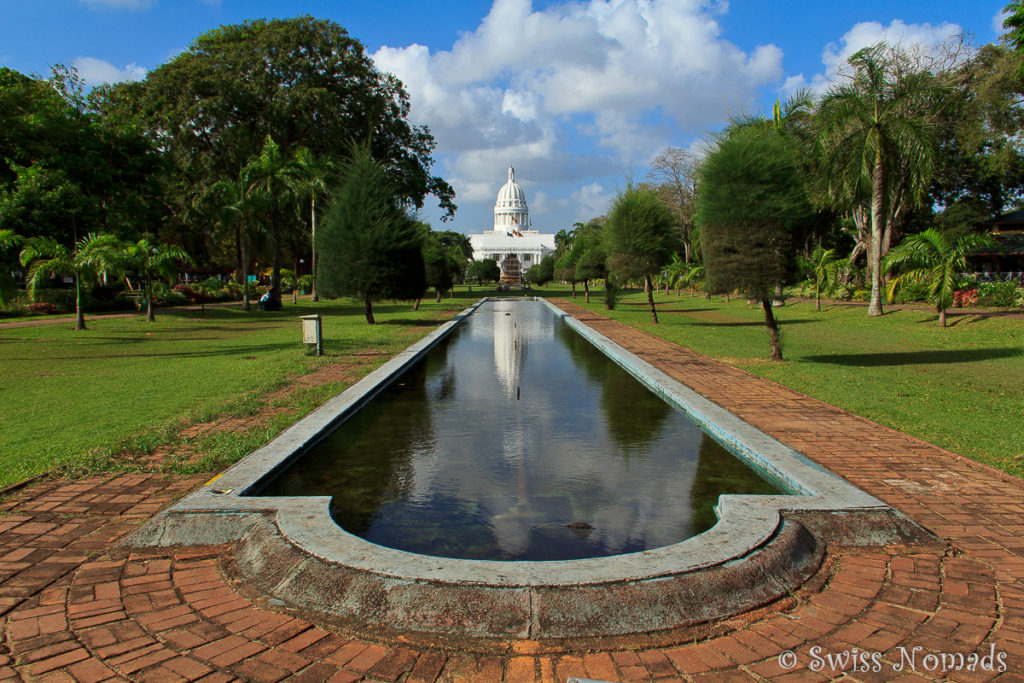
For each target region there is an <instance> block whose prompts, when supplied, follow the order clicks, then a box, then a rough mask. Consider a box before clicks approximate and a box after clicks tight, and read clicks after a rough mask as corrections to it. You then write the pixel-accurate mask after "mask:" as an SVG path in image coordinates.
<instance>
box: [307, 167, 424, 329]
mask: <svg viewBox="0 0 1024 683" xmlns="http://www.w3.org/2000/svg"><path fill="white" fill-rule="evenodd" d="M317 239H318V244H317V250H318V251H319V252H320V285H321V288H322V289H323V291H324V293H325V295H327V296H331V297H336V296H355V297H359V298H360V299H362V301H363V304H364V311H365V315H366V322H367V323H369V324H371V325H372V324H374V322H375V320H374V317H373V302H374V301H375V300H380V299H415V298H417V297H419V296H421V295H422V294H423V290H424V289H425V288H426V275H425V272H424V264H423V253H422V251H421V248H422V241H423V231H422V228H421V227H420V224H419V223H417V222H416V221H415V220H413V219H412V218H411V217H410V216H409V215H408V214H406V212H405V211H404V210H403V208H402V206H401V198H400V196H399V194H398V191H397V190H396V188H395V186H394V185H392V183H391V180H390V178H389V177H388V173H387V171H386V170H385V169H384V167H383V166H382V165H381V164H380V163H378V162H376V161H374V160H373V159H372V158H370V156H369V153H368V152H366V151H363V152H361V153H359V154H358V155H357V156H356V157H355V158H354V159H353V160H352V161H351V162H350V163H349V164H348V165H347V167H346V168H345V171H344V179H343V181H342V182H341V185H340V187H339V189H338V192H337V194H336V195H335V198H334V201H333V202H332V204H331V206H330V207H329V208H328V210H327V213H326V215H325V216H324V225H323V229H322V230H321V231H320V232H319V234H318V235H317Z"/></svg>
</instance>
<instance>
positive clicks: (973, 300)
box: [953, 287, 978, 308]
mask: <svg viewBox="0 0 1024 683" xmlns="http://www.w3.org/2000/svg"><path fill="white" fill-rule="evenodd" d="M977 304H978V290H977V288H975V287H972V288H970V289H958V290H956V291H955V292H953V306H954V307H956V308H967V307H970V306H976V305H977Z"/></svg>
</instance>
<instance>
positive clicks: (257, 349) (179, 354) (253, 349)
mask: <svg viewBox="0 0 1024 683" xmlns="http://www.w3.org/2000/svg"><path fill="white" fill-rule="evenodd" d="M299 346H301V344H297V343H296V344H291V343H289V344H283V343H282V344H263V345H261V346H231V347H226V348H221V349H204V350H197V351H168V352H167V353H117V354H109V355H103V354H95V355H92V354H83V353H76V354H75V355H74V356H68V357H65V358H61V357H57V356H49V357H47V358H46V361H47V362H55V361H62V360H72V361H81V360H95V359H101V358H109V359H114V358H116V359H118V360H124V359H126V358H212V357H214V356H240V357H245V356H246V355H247V354H248V355H249V356H250V357H251V359H257V358H258V356H253V355H252V354H255V353H269V352H273V351H281V350H283V349H294V348H298V347H299ZM8 360H12V361H37V360H39V359H38V358H34V357H29V358H10V359H8Z"/></svg>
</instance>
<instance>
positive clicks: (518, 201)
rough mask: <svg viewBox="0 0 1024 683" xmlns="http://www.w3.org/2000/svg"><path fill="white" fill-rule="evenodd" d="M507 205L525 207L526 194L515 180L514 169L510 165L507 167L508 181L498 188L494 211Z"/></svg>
mask: <svg viewBox="0 0 1024 683" xmlns="http://www.w3.org/2000/svg"><path fill="white" fill-rule="evenodd" d="M507 207H515V208H526V194H525V193H524V192H523V188H521V187H519V183H517V182H516V170H515V169H514V168H512V167H511V166H509V167H508V182H507V183H505V184H504V185H502V186H501V189H500V190H498V199H497V201H496V202H495V204H494V208H495V210H496V211H497V210H498V209H499V208H507Z"/></svg>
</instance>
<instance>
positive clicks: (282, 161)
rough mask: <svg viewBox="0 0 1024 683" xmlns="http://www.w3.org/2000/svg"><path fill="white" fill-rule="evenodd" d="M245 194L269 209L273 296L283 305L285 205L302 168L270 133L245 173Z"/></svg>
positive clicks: (294, 191) (242, 174) (243, 181)
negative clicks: (282, 258) (282, 241)
mask: <svg viewBox="0 0 1024 683" xmlns="http://www.w3.org/2000/svg"><path fill="white" fill-rule="evenodd" d="M241 180H242V185H243V187H244V188H245V197H246V198H247V199H250V200H252V201H253V202H254V204H255V205H258V206H260V207H262V208H263V210H264V211H266V212H267V214H268V216H269V218H270V241H271V246H272V249H273V257H272V261H271V268H272V270H271V282H270V296H271V298H272V299H273V300H274V304H275V305H276V306H280V305H281V207H282V204H284V202H286V201H287V200H289V199H292V198H294V197H295V193H296V190H297V188H298V186H299V182H300V175H299V169H298V167H297V166H296V164H295V161H294V160H291V159H288V158H286V157H285V155H284V154H282V153H281V148H280V147H279V146H278V144H277V143H276V142H274V139H273V138H272V137H270V136H269V135H268V136H267V137H266V139H265V140H264V141H263V148H262V149H261V150H260V153H259V156H256V157H254V158H253V159H252V160H251V161H250V162H249V163H248V164H246V166H245V168H243V169H242V173H241Z"/></svg>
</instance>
